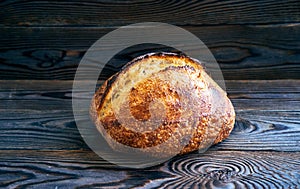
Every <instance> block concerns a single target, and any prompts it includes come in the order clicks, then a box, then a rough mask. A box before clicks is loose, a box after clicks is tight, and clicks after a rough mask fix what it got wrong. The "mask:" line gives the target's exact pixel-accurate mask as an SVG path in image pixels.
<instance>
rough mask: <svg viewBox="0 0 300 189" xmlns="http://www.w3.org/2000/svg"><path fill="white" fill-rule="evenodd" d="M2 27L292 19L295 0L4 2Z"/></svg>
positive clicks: (298, 16) (298, 15)
mask: <svg viewBox="0 0 300 189" xmlns="http://www.w3.org/2000/svg"><path fill="white" fill-rule="evenodd" d="M0 6H1V7H0V8H1V10H4V11H1V14H0V18H1V20H0V24H2V25H5V26H16V25H17V26H66V25H67V26H78V25H88V26H99V25H100V26H121V25H127V24H131V23H137V22H149V21H156V22H166V23H170V24H176V25H219V24H260V23H263V24H265V23H271V24H274V23H293V22H299V20H300V13H299V9H300V3H299V1H297V0H265V1H244V0H238V1H233V0H230V1H188V0H180V1H166V0H160V1H155V0H144V1H135V0H133V1H107V0H102V1H98V0H89V1H78V0H72V1H21V0H14V1H2V2H1V3H0Z"/></svg>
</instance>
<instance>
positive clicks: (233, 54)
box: [0, 24, 300, 80]
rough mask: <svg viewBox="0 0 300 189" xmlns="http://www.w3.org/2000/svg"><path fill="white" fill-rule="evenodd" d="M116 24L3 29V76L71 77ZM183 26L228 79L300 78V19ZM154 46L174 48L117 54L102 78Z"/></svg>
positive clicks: (144, 47)
mask: <svg viewBox="0 0 300 189" xmlns="http://www.w3.org/2000/svg"><path fill="white" fill-rule="evenodd" d="M114 29H116V28H114V27H113V28H101V27H86V28H84V27H83V28H82V27H75V28H73V27H62V28H56V27H55V28H49V27H48V28H45V27H41V28H40V27H29V28H25V27H21V28H12V27H8V28H6V27H4V28H0V33H1V36H2V37H1V39H0V79H14V80H15V79H30V80H31V79H44V80H49V79H60V80H72V79H73V77H74V74H75V72H76V69H77V66H78V64H79V62H80V60H81V58H82V57H83V55H84V53H85V52H86V51H87V49H88V48H89V47H90V46H91V45H92V44H93V43H94V42H95V41H96V40H98V39H99V38H100V37H102V36H103V35H105V34H107V33H108V32H110V31H112V30H114ZM184 29H186V30H188V31H190V32H192V33H193V34H195V35H196V36H197V37H199V38H200V39H201V40H202V41H203V42H204V43H205V44H206V45H207V46H208V47H209V49H210V50H211V51H212V53H213V55H214V56H215V58H216V60H217V61H218V63H219V64H220V67H221V69H222V72H223V75H224V78H225V79H226V80H243V79H245V80H246V79H300V74H299V73H300V45H299V44H300V38H299V36H300V24H283V25H251V26H247V25H243V26H241V25H239V26H204V27H184ZM141 35H142V34H141ZM170 35H172V34H171V33H170ZM166 36H167V35H166ZM178 37H179V38H180V36H178ZM182 43H183V44H185V41H183V42H182ZM115 45H118V41H115V42H112V44H111V47H112V48H113V47H114V46H115ZM108 48H109V47H108ZM193 48H194V47H191V49H193ZM153 51H175V50H174V49H172V48H170V47H165V46H159V45H155V44H144V45H138V46H133V47H131V48H128V49H125V50H124V51H121V52H120V53H118V54H117V55H116V56H114V58H113V59H112V60H111V61H109V62H108V64H107V66H106V67H105V69H104V70H103V72H102V74H101V76H100V78H101V79H106V78H108V77H109V76H110V75H112V74H113V73H115V72H116V71H118V70H120V68H121V67H122V65H124V64H125V63H127V62H128V61H130V60H132V59H133V58H135V57H137V56H139V55H142V54H145V53H147V52H153ZM175 52H176V51H175ZM91 69H94V68H93V67H91ZM87 76H88V74H87Z"/></svg>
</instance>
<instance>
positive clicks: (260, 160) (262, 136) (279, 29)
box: [0, 0, 300, 188]
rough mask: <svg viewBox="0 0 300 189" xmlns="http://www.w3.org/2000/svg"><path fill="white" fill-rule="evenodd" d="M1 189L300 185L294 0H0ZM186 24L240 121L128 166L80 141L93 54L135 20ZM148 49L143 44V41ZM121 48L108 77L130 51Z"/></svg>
mask: <svg viewBox="0 0 300 189" xmlns="http://www.w3.org/2000/svg"><path fill="white" fill-rule="evenodd" d="M0 8H1V9H0V10H1V11H0V33H1V38H0V188H156V187H162V188H184V187H186V188H299V187H300V80H299V79H300V2H299V1H275V0H273V1H272V0H271V1H259V2H258V1H241V0H238V1H220V2H217V1H195V2H190V1H183V0H182V1H176V2H175V1H174V2H173V1H115V2H109V1H96V0H90V1H56V2H49V1H19V0H16V1H2V2H0ZM145 21H157V22H166V23H169V24H174V25H178V26H182V27H183V28H184V29H187V30H188V31H190V32H192V33H194V34H195V35H196V36H198V37H199V38H200V39H201V40H202V41H203V42H205V44H206V45H207V46H208V47H209V48H210V50H211V51H212V53H213V54H214V56H215V57H216V59H217V61H218V62H219V63H220V67H221V69H222V72H223V75H224V78H225V80H226V87H227V92H228V95H229V97H230V98H231V100H232V102H233V105H234V107H235V110H236V114H237V120H236V123H235V128H234V130H233V132H232V134H231V135H230V137H229V138H228V139H227V140H225V141H224V142H222V143H220V144H217V145H215V146H213V147H212V148H210V149H209V150H208V151H207V152H205V153H203V154H198V153H191V154H187V155H184V156H178V157H174V158H173V159H171V160H169V161H168V162H165V163H163V164H161V165H157V166H155V167H151V168H147V169H139V170H136V169H126V168H120V167H117V166H115V165H113V164H110V163H108V162H106V161H104V160H103V159H101V158H100V157H98V156H97V155H96V154H95V153H94V152H93V151H91V150H90V149H89V147H88V146H87V145H86V144H85V142H84V141H83V139H82V138H81V136H80V134H79V132H78V129H77V126H76V124H75V121H74V117H73V112H72V96H71V95H72V83H73V78H74V74H75V72H76V68H77V66H78V63H79V61H80V60H81V58H82V56H83V55H84V53H85V52H86V50H87V49H88V48H89V47H90V46H91V45H92V44H93V43H94V42H95V41H96V40H97V39H98V38H100V37H101V36H103V35H104V34H106V33H108V32H110V31H112V30H114V29H116V28H118V27H119V26H122V25H127V24H131V23H136V22H145ZM144 47H145V46H144ZM144 47H142V46H137V47H134V48H132V49H130V50H128V51H126V52H123V53H120V54H119V55H118V56H117V57H115V58H114V60H113V61H112V64H111V65H110V66H108V67H107V69H106V71H105V72H104V73H103V74H102V75H101V77H100V82H101V80H103V79H105V78H107V77H108V76H109V75H111V74H112V73H113V72H116V71H117V70H118V69H120V67H121V65H122V64H124V63H125V62H127V61H129V60H130V59H132V58H133V57H135V56H137V55H139V54H142V53H144V52H148V51H153V50H166V49H167V48H166V47H158V46H157V45H153V44H148V45H147V49H145V48H144Z"/></svg>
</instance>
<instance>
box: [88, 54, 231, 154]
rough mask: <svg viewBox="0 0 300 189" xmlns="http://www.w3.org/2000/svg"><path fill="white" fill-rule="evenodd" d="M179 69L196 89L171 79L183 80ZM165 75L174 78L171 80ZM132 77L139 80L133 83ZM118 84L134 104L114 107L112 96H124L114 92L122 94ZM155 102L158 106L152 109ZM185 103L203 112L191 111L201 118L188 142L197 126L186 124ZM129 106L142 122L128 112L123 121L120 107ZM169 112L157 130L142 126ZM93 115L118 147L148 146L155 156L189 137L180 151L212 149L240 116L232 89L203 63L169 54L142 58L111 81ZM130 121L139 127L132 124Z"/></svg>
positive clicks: (101, 92)
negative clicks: (230, 96)
mask: <svg viewBox="0 0 300 189" xmlns="http://www.w3.org/2000/svg"><path fill="white" fill-rule="evenodd" d="M148 72H152V73H148ZM174 72H175V74H174ZM176 74H179V75H180V74H185V75H187V77H186V79H187V83H192V84H193V85H192V88H189V87H186V90H192V92H191V91H190V94H193V95H192V96H191V95H189V96H188V95H185V93H186V92H185V91H184V90H182V89H183V88H184V87H185V86H183V85H184V83H182V82H181V83H180V81H178V82H177V85H174V83H173V84H171V83H172V82H174V81H176V80H177V78H176ZM144 75H147V77H146V76H145V77H144ZM140 78H141V79H140ZM165 78H169V79H170V80H172V82H170V81H169V82H166V81H165V80H164V79H165ZM132 81H138V82H134V84H132V85H131V84H128V83H130V82H132ZM178 83H179V84H178ZM178 85H181V86H178ZM115 88H124V90H127V91H129V92H128V104H129V105H128V106H127V105H126V104H122V103H119V105H120V106H117V109H118V110H114V108H113V104H112V101H120V100H121V99H122V98H119V97H116V98H114V97H112V96H113V95H115V96H118V95H120V94H121V95H122V93H116V94H117V95H116V94H115V93H114V89H115ZM127 88H128V89H127ZM183 99H187V100H185V101H188V102H189V103H187V102H182V101H183ZM155 100H159V101H160V104H154V105H153V104H151V103H152V102H153V101H155ZM150 104H151V105H152V109H155V111H153V112H151V110H150V108H149V107H150ZM161 106H162V107H164V108H163V109H162V108H161ZM184 106H189V107H190V108H191V109H193V110H191V111H190V112H189V113H190V114H191V113H195V112H197V115H191V116H195V119H197V125H196V128H192V129H193V132H192V134H191V136H190V138H188V141H184V140H185V139H186V136H185V134H186V133H188V132H190V131H191V129H190V128H189V127H191V125H188V126H186V127H183V124H182V122H183V121H182V116H183V114H186V111H187V109H186V108H184ZM127 109H128V112H129V113H130V114H131V116H133V117H134V119H136V120H138V122H134V123H132V120H131V118H130V117H126V116H125V117H123V118H124V120H125V121H124V120H123V122H122V124H121V123H120V122H119V120H118V119H117V117H118V116H117V115H116V114H115V113H116V111H117V112H118V111H119V112H122V111H124V110H126V111H127ZM164 113H165V117H164V118H163V119H162V120H160V122H158V126H157V127H156V128H154V129H153V128H148V129H147V127H146V128H143V127H141V125H139V124H141V123H143V122H146V121H147V120H149V119H151V116H152V118H153V119H155V118H156V117H158V118H159V116H161V115H162V114H164ZM90 114H91V118H92V120H93V121H94V123H95V125H96V127H97V129H98V130H99V132H101V134H102V135H103V136H104V137H105V138H106V139H107V140H108V143H109V144H110V145H111V147H112V148H114V149H116V150H121V151H122V147H121V146H118V143H119V144H122V145H126V146H130V147H133V148H138V149H142V150H143V151H144V152H146V153H149V154H150V155H154V154H157V153H160V154H168V153H169V152H168V151H170V150H172V148H174V149H175V146H179V145H181V144H182V143H183V142H185V144H186V145H185V146H184V147H183V148H182V149H181V151H180V153H188V152H191V151H194V150H197V149H204V148H207V147H209V146H210V145H211V144H212V143H218V142H220V141H222V140H223V139H225V138H226V137H228V135H229V133H230V132H231V130H232V128H233V124H234V119H235V113H234V109H233V106H232V104H231V102H230V100H229V99H228V98H227V96H226V93H225V92H224V91H223V90H222V89H221V88H220V87H219V86H218V85H217V84H216V83H215V82H214V81H213V80H212V79H211V78H210V77H209V76H208V75H207V74H206V73H205V71H204V69H203V67H202V66H201V64H200V63H199V62H197V61H195V60H194V59H191V58H189V57H186V56H182V55H176V54H164V53H159V54H148V55H145V56H143V57H139V58H137V59H135V60H133V61H132V62H130V63H128V64H127V65H126V66H125V67H124V68H123V69H122V70H121V71H120V72H119V73H117V74H115V75H114V76H112V77H111V78H110V79H108V80H107V81H105V82H104V84H103V85H102V86H101V87H100V88H99V89H98V91H97V92H96V93H95V95H94V98H93V99H92V102H91V110H90ZM130 124H132V125H133V126H132V127H129V125H130ZM136 129H137V130H138V129H141V130H138V131H137V130H136ZM170 139H172V141H173V142H172V143H170V144H169V145H171V146H167V147H166V146H165V147H164V146H163V145H161V147H158V148H155V150H154V151H153V149H151V148H149V147H155V146H159V145H160V144H163V143H165V142H166V141H168V140H170ZM112 140H113V141H116V142H112Z"/></svg>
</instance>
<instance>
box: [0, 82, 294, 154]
mask: <svg viewBox="0 0 300 189" xmlns="http://www.w3.org/2000/svg"><path fill="white" fill-rule="evenodd" d="M72 82H73V81H34V80H32V81H22V80H20V81H9V80H2V81H0V101H1V103H0V130H1V132H0V150H19V149H27V150H39V149H43V150H78V149H88V146H87V145H86V144H85V143H84V141H83V139H82V138H81V136H80V134H79V132H78V130H77V127H76V124H75V122H74V118H73V114H72V103H71V92H72V90H71V89H72ZM87 82H88V81H83V82H82V85H85V84H86V83H87ZM100 83H101V81H100ZM226 84H227V91H228V93H229V96H230V98H231V100H232V102H233V104H234V107H235V110H236V114H237V122H236V125H235V129H234V130H233V132H232V134H231V135H230V137H229V138H228V139H227V140H225V141H224V142H222V143H220V144H218V145H216V146H215V148H217V149H222V150H276V151H300V127H299V124H300V121H299V117H300V95H299V93H300V80H277V81H272V80H271V81H227V82H226ZM85 94H86V93H85V92H80V93H78V94H76V96H77V97H78V99H82V98H84V96H85ZM83 113H84V112H83ZM83 121H84V120H83ZM275 139H276V140H275Z"/></svg>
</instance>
